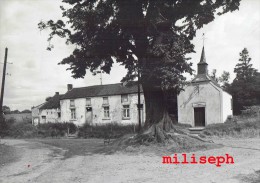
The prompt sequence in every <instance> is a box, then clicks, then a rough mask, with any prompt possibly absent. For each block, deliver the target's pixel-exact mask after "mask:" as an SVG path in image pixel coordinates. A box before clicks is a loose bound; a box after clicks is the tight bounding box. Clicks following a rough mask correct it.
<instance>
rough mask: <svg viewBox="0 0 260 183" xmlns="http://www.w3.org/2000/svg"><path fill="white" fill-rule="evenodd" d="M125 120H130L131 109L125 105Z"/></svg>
mask: <svg viewBox="0 0 260 183" xmlns="http://www.w3.org/2000/svg"><path fill="white" fill-rule="evenodd" d="M123 118H130V107H129V105H123Z"/></svg>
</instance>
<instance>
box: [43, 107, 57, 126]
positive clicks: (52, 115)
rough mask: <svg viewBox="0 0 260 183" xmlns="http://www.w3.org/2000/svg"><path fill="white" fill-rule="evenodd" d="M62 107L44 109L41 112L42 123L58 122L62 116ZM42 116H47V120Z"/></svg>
mask: <svg viewBox="0 0 260 183" xmlns="http://www.w3.org/2000/svg"><path fill="white" fill-rule="evenodd" d="M58 112H60V109H42V110H40V112H39V118H40V123H41V124H42V123H57V122H60V121H61V120H60V119H61V118H59V116H58ZM42 116H46V120H43V118H42Z"/></svg>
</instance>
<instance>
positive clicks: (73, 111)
mask: <svg viewBox="0 0 260 183" xmlns="http://www.w3.org/2000/svg"><path fill="white" fill-rule="evenodd" d="M70 111H71V119H76V109H71V110H70Z"/></svg>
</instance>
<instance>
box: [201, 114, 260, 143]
mask: <svg viewBox="0 0 260 183" xmlns="http://www.w3.org/2000/svg"><path fill="white" fill-rule="evenodd" d="M239 120H240V121H238V122H237V123H235V122H234V123H221V124H212V125H208V126H206V128H205V129H204V130H203V131H202V132H201V135H202V136H218V137H225V136H230V137H240V138H244V137H246V138H253V137H260V119H259V118H258V119H257V120H256V119H255V118H254V120H253V121H250V122H248V121H245V120H244V121H242V120H241V118H240V119H239Z"/></svg>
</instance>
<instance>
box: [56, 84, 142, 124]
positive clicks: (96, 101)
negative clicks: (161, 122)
mask: <svg viewBox="0 0 260 183" xmlns="http://www.w3.org/2000/svg"><path fill="white" fill-rule="evenodd" d="M140 98H141V122H142V123H144V121H145V101H144V96H143V93H142V92H141V97H140ZM137 104H138V90H137V84H136V82H131V83H128V84H126V85H123V84H121V83H117V84H109V85H96V86H89V87H83V88H73V87H72V85H68V92H67V93H65V95H64V96H63V97H62V98H61V100H60V111H61V121H62V122H73V123H74V124H76V125H78V126H82V125H83V124H85V123H88V124H90V125H103V124H107V123H117V124H120V125H127V124H138V108H137Z"/></svg>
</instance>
